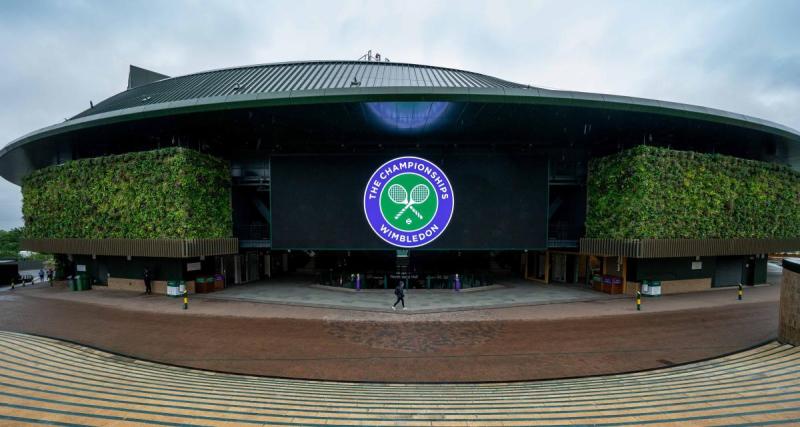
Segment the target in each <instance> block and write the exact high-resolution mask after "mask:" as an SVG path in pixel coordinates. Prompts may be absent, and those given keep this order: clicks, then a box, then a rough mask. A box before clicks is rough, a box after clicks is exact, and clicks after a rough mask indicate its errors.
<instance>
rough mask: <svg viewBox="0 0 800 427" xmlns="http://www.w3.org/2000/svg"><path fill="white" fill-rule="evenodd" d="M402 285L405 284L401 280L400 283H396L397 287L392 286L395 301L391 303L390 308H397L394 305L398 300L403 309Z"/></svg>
mask: <svg viewBox="0 0 800 427" xmlns="http://www.w3.org/2000/svg"><path fill="white" fill-rule="evenodd" d="M404 286H405V284H404V283H403V281H402V280H401V281H400V283H398V284H397V287H396V288H394V295H395V296H396V297H397V301H395V302H394V304H392V310H397V308H396V306H397V303H398V302H399V303H401V304H402V305H403V310H405V309H406V300H405V299H404V298H405V296H406V293H405V292H404V291H403V287H404Z"/></svg>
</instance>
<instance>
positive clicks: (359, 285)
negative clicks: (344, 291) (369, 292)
mask: <svg viewBox="0 0 800 427" xmlns="http://www.w3.org/2000/svg"><path fill="white" fill-rule="evenodd" d="M356 290H357V291H360V290H361V274H356Z"/></svg>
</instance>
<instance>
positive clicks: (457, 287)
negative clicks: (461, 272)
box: [453, 274, 461, 292]
mask: <svg viewBox="0 0 800 427" xmlns="http://www.w3.org/2000/svg"><path fill="white" fill-rule="evenodd" d="M453 290H455V291H456V292H458V291H460V290H461V279H459V278H458V274H456V283H455V286H453Z"/></svg>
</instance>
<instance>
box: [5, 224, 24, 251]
mask: <svg viewBox="0 0 800 427" xmlns="http://www.w3.org/2000/svg"><path fill="white" fill-rule="evenodd" d="M20 237H22V229H20V228H12V229H11V230H0V258H18V257H19V239H20Z"/></svg>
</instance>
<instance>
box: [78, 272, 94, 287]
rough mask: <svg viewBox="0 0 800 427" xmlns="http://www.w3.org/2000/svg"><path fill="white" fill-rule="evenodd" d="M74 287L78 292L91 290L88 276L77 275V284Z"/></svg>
mask: <svg viewBox="0 0 800 427" xmlns="http://www.w3.org/2000/svg"><path fill="white" fill-rule="evenodd" d="M76 286H77V288H78V290H79V291H88V290H89V289H91V285H90V284H89V276H87V275H85V274H81V275H78V283H77V285H76Z"/></svg>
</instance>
